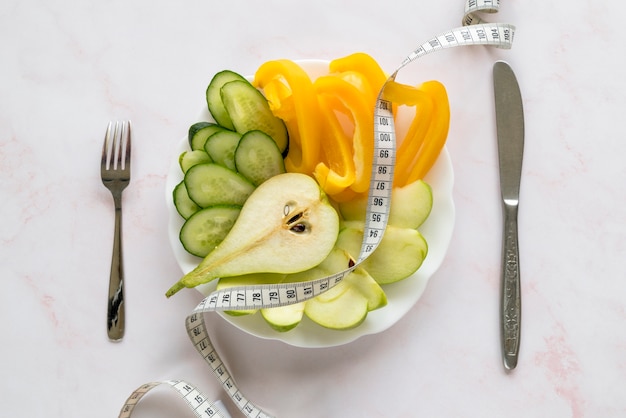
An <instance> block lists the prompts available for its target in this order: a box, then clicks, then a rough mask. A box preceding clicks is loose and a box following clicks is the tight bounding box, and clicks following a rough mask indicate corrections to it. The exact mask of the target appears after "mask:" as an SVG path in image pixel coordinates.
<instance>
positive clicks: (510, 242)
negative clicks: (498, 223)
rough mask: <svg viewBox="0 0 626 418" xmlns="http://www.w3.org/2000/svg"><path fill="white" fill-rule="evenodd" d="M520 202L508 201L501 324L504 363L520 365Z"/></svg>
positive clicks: (507, 366) (510, 366) (505, 210)
mask: <svg viewBox="0 0 626 418" xmlns="http://www.w3.org/2000/svg"><path fill="white" fill-rule="evenodd" d="M517 208H518V205H517V202H515V203H508V202H505V203H504V236H503V242H502V244H503V248H502V258H503V260H502V284H501V286H502V287H501V291H502V295H501V296H502V301H501V311H500V313H501V316H500V321H501V322H500V327H501V334H502V356H503V361H504V367H505V368H506V369H507V370H513V369H514V368H515V367H516V366H517V357H518V353H519V345H520V325H521V324H520V320H521V287H520V272H519V250H518V239H517Z"/></svg>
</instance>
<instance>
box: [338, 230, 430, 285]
mask: <svg viewBox="0 0 626 418" xmlns="http://www.w3.org/2000/svg"><path fill="white" fill-rule="evenodd" d="M363 226H364V224H363V223H362V222H345V223H344V228H343V229H342V230H341V232H340V233H339V237H338V238H337V243H336V244H335V245H336V246H337V247H338V248H342V249H344V250H346V251H347V252H348V254H350V255H351V256H352V257H354V258H356V257H358V255H359V252H360V250H361V242H362V241H363V229H364V227H363ZM427 253H428V244H427V242H426V240H425V239H424V237H423V236H422V234H420V233H419V231H417V230H416V229H411V228H398V227H395V226H392V225H387V229H386V230H385V235H383V239H382V240H381V242H380V244H379V245H378V248H376V250H375V251H374V252H373V253H372V254H371V255H370V256H369V257H368V258H366V259H365V261H363V263H362V264H361V267H362V268H363V269H365V270H366V271H367V272H368V273H369V274H370V275H371V276H372V277H373V278H374V280H376V282H377V283H379V284H387V283H394V282H397V281H400V280H403V279H406V278H407V277H409V276H410V275H412V274H413V273H415V272H416V271H417V270H418V269H419V268H420V266H421V265H422V262H423V261H424V259H425V258H426V255H427Z"/></svg>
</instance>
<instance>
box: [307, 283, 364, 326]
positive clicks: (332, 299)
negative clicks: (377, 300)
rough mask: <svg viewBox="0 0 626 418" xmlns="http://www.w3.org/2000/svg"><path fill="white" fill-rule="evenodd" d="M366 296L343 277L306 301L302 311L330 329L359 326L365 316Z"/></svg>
mask: <svg viewBox="0 0 626 418" xmlns="http://www.w3.org/2000/svg"><path fill="white" fill-rule="evenodd" d="M367 312H368V298H367V297H366V296H365V295H363V293H361V292H360V291H359V290H358V289H357V288H356V287H354V286H352V284H351V283H349V282H347V281H346V280H345V279H344V280H343V281H341V282H340V283H339V284H337V285H336V286H335V287H333V288H332V289H330V290H328V291H327V292H325V293H323V294H321V295H319V296H317V297H316V298H314V299H310V300H308V301H307V302H306V305H305V307H304V313H305V315H306V316H307V317H309V318H310V319H311V320H312V321H314V322H316V323H317V324H319V325H321V326H323V327H325V328H330V329H336V330H346V329H352V328H355V327H357V326H359V325H360V324H361V323H362V322H363V321H364V320H365V318H366V317H367Z"/></svg>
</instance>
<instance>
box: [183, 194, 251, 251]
mask: <svg viewBox="0 0 626 418" xmlns="http://www.w3.org/2000/svg"><path fill="white" fill-rule="evenodd" d="M240 211H241V206H234V205H233V206H230V205H229V206H212V207H208V208H205V209H201V210H199V211H198V212H196V213H194V214H193V215H191V216H190V217H189V219H187V221H186V222H185V223H184V224H183V227H182V228H181V229H180V242H181V243H182V244H183V247H184V248H185V250H187V252H189V253H190V254H193V255H195V256H198V257H206V255H207V254H208V253H210V252H211V251H213V249H214V248H215V247H216V246H217V245H218V244H219V243H220V242H222V240H223V239H224V238H225V237H226V235H227V234H228V232H229V231H230V229H231V228H232V227H233V225H234V224H235V221H236V220H237V217H238V216H239V212H240Z"/></svg>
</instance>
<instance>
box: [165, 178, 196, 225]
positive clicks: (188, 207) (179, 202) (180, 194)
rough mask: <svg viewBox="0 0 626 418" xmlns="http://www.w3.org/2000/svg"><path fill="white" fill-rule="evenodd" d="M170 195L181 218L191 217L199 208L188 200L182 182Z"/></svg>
mask: <svg viewBox="0 0 626 418" xmlns="http://www.w3.org/2000/svg"><path fill="white" fill-rule="evenodd" d="M172 194H173V198H174V206H175V207H176V211H177V212H178V213H179V214H180V216H182V217H183V218H185V219H188V218H189V217H190V216H191V215H193V214H194V213H196V212H197V211H199V210H200V206H198V205H196V203H195V202H194V201H193V200H191V199H190V198H189V194H187V188H186V187H185V182H184V181H181V182H180V183H178V184H177V185H176V187H174V191H173V192H172Z"/></svg>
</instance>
